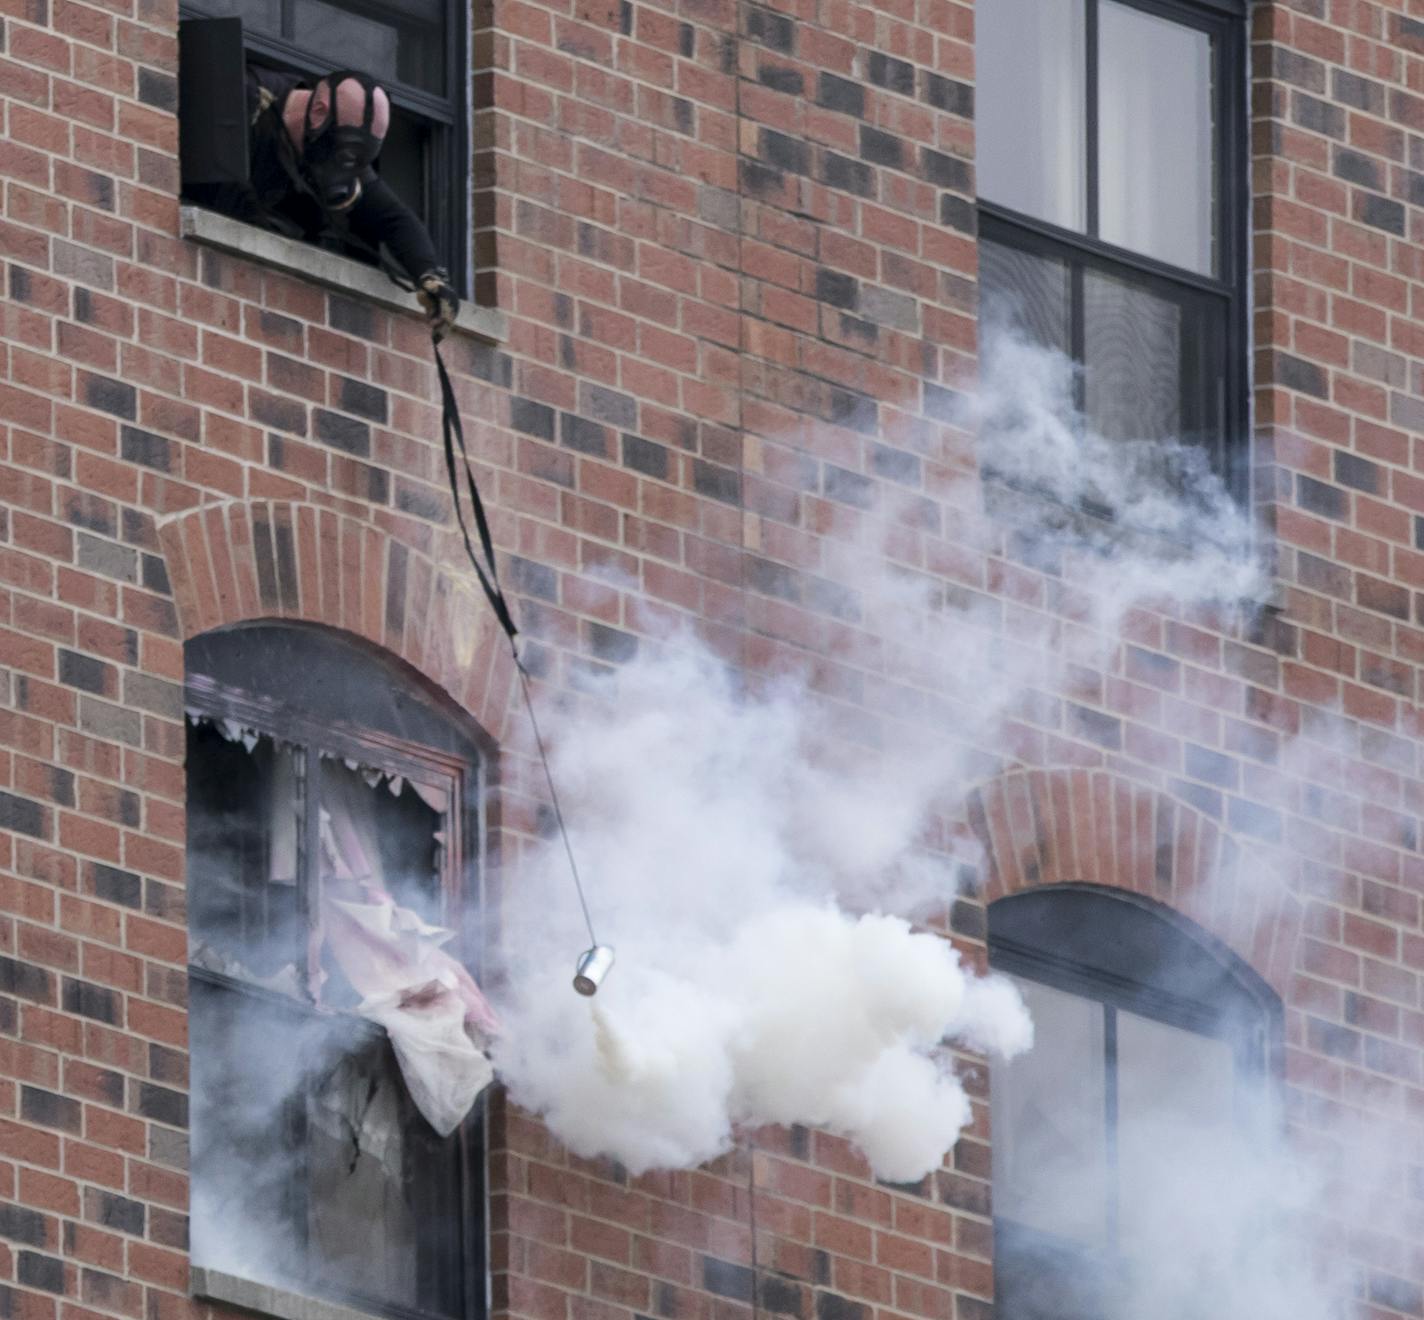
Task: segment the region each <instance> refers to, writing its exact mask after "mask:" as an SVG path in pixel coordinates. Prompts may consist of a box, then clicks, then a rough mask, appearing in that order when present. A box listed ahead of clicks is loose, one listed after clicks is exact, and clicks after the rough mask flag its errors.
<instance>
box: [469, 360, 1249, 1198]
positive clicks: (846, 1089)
mask: <svg viewBox="0 0 1424 1320" xmlns="http://www.w3.org/2000/svg"><path fill="white" fill-rule="evenodd" d="M984 364H985V366H984V380H983V384H982V387H981V389H980V390H979V392H978V394H977V395H976V396H975V397H974V399H973V400H971V401H967V402H966V412H965V421H966V423H969V424H973V425H974V426H975V427H976V429H977V430H978V433H979V435H980V446H981V460H982V462H983V464H984V466H985V468H986V470H988V471H990V472H991V473H992V476H993V479H994V480H995V481H996V482H998V483H1000V484H1001V485H1002V487H1003V489H1005V490H1007V491H1008V492H1009V495H1010V497H1011V500H1012V504H1013V507H1012V508H1011V509H1010V510H1007V511H1006V512H1005V513H1004V514H1003V515H1002V516H1001V517H999V518H997V519H982V518H977V517H974V516H972V515H970V516H964V517H960V518H958V519H957V520H956V523H955V529H954V536H955V540H954V541H952V542H951V541H949V540H936V539H935V538H931V537H928V536H927V535H926V534H924V533H923V532H917V533H915V534H914V535H910V536H908V539H907V533H906V527H907V525H908V524H909V523H911V522H912V519H911V518H910V517H909V516H908V514H907V511H906V510H905V509H904V508H903V507H902V508H896V507H893V506H891V505H889V504H888V503H887V505H886V507H884V508H882V509H879V510H877V511H876V513H875V514H874V515H870V516H867V517H866V518H865V519H864V521H863V524H862V528H861V532H860V534H859V535H858V536H855V537H850V538H844V539H841V540H839V541H836V542H828V543H827V544H826V545H825V546H824V547H823V551H824V556H825V564H826V577H828V578H829V579H830V580H831V581H833V582H835V584H836V586H837V588H838V592H839V594H838V597H837V599H838V601H839V602H840V618H841V623H842V625H843V626H842V627H841V628H839V630H838V631H837V634H836V635H837V636H838V637H839V641H838V642H835V643H833V644H832V645H831V646H830V647H829V655H827V656H820V657H817V656H807V657H806V661H805V667H804V668H803V669H801V670H799V671H794V672H785V671H783V672H778V673H776V674H775V675H773V676H771V677H770V678H769V679H765V678H763V677H762V676H752V677H751V678H747V676H745V675H743V676H742V677H741V679H738V680H734V679H733V678H732V676H731V675H730V673H729V672H728V670H727V668H726V667H725V666H724V665H723V664H722V663H721V661H720V660H718V659H717V658H715V657H714V656H712V655H711V654H710V653H709V652H708V651H707V650H706V649H705V648H703V647H701V646H699V645H698V644H697V642H696V641H695V639H694V638H693V637H692V635H691V634H690V633H680V634H675V635H671V636H668V635H664V636H661V637H657V636H655V637H654V639H653V640H651V641H648V642H645V643H644V645H643V648H642V651H641V653H640V655H639V656H638V658H637V659H636V660H634V661H632V662H631V663H629V664H626V665H624V666H623V667H622V668H620V669H619V670H618V671H617V672H616V673H612V674H610V675H609V676H608V677H607V678H606V679H603V680H600V681H596V682H593V683H592V684H591V685H590V688H589V690H588V692H587V693H585V694H584V695H583V696H582V697H581V698H579V699H577V700H576V701H575V702H573V703H571V704H570V705H569V706H568V707H566V708H565V709H563V710H562V711H559V712H558V713H556V714H554V715H553V716H552V717H550V718H549V720H548V724H549V730H548V731H549V734H550V739H551V742H552V744H553V748H554V776H555V779H556V782H557V784H558V786H559V790H560V794H561V796H562V798H563V800H564V807H565V812H566V816H567V819H568V822H569V827H570V832H571V836H572V842H573V847H574V851H575V854H576V855H577V857H578V859H579V864H580V870H581V871H582V873H583V875H584V876H585V878H586V880H587V883H588V890H589V896H590V900H591V903H592V906H593V911H594V918H595V923H596V927H597V931H598V935H599V937H600V938H601V939H602V940H604V941H605V942H608V943H611V944H614V945H616V947H617V949H618V962H617V965H616V967H615V968H614V970H613V971H612V972H611V973H610V975H609V977H608V978H607V980H606V982H605V984H604V988H603V989H602V990H601V991H600V993H599V996H598V1000H597V1004H596V1007H594V1006H591V1005H589V1004H588V1003H586V1002H584V1001H581V1000H580V999H578V998H577V997H576V996H575V995H574V994H573V992H572V991H571V990H570V989H569V976H570V972H571V962H572V959H573V955H574V953H575V952H576V951H577V949H578V948H579V947H581V943H586V940H583V939H582V935H583V932H582V931H581V929H580V924H579V922H578V921H577V920H576V912H577V909H576V906H575V903H574V899H573V895H572V892H571V890H570V880H569V875H568V872H567V864H566V862H565V859H564V857H563V853H562V849H561V847H560V846H559V845H558V844H557V842H554V843H552V844H550V846H548V847H546V848H544V849H542V850H540V851H538V852H537V853H536V854H535V855H534V856H533V857H532V858H531V859H529V860H528V862H527V864H524V865H521V866H520V867H519V868H518V870H517V874H516V875H515V876H514V877H513V880H512V883H511V886H510V891H509V893H508V894H507V896H506V899H505V902H506V906H507V908H508V915H507V916H506V918H505V920H504V922H503V926H502V929H503V934H504V941H503V942H504V946H505V947H504V950H503V955H504V958H505V961H506V965H505V967H504V969H503V971H504V974H505V991H504V1002H503V1003H502V1004H501V1010H502V1014H503V1016H504V1019H505V1023H506V1033H505V1036H504V1039H503V1040H502V1042H500V1044H499V1045H498V1046H497V1050H496V1058H495V1062H496V1066H497V1068H498V1070H499V1072H500V1074H501V1076H502V1077H503V1079H504V1081H505V1082H506V1084H507V1085H508V1087H509V1090H510V1094H511V1096H512V1098H513V1099H514V1100H515V1101H516V1102H518V1103H520V1104H522V1105H524V1106H525V1107H527V1108H529V1109H531V1110H533V1111H534V1112H536V1113H539V1114H541V1115H542V1116H543V1117H544V1118H545V1119H546V1120H547V1122H548V1123H549V1126H550V1127H551V1129H552V1130H553V1132H554V1133H555V1135H556V1136H558V1137H559V1138H560V1139H561V1140H563V1141H565V1142H566V1143H567V1144H568V1145H569V1146H570V1147H571V1148H572V1149H573V1150H574V1151H576V1152H577V1153H579V1154H582V1155H595V1154H601V1155H609V1156H612V1157H615V1158H616V1159H618V1160H619V1161H620V1162H621V1163H623V1164H624V1165H625V1166H627V1167H628V1168H630V1169H631V1170H633V1171H641V1170H644V1169H648V1168H654V1167H661V1166H673V1167H686V1166H691V1165H695V1164H697V1163H700V1162H702V1161H705V1160H707V1159H709V1158H711V1157H713V1156H715V1155H718V1154H721V1153H722V1152H724V1151H725V1150H727V1149H728V1148H729V1146H730V1145H731V1144H732V1142H733V1140H734V1136H735V1132H736V1131H737V1129H738V1128H739V1127H741V1126H747V1127H754V1126H757V1125H761V1124H766V1123H804V1124H809V1125H811V1126H815V1127H822V1128H827V1129H830V1130H832V1131H834V1132H836V1133H839V1134H843V1135H845V1136H848V1137H850V1138H851V1139H852V1140H854V1141H855V1142H856V1143H857V1144H858V1145H859V1146H860V1148H861V1149H862V1151H863V1152H864V1153H865V1155H866V1156H867V1158H868V1159H869V1160H870V1163H871V1165H872V1167H873V1169H874V1170H875V1172H876V1174H877V1175H878V1176H880V1177H882V1178H884V1179H887V1180H890V1181H911V1180H914V1179H917V1178H919V1177H921V1176H922V1175H923V1174H925V1173H926V1172H928V1171H929V1170H931V1169H933V1168H935V1167H937V1166H938V1165H939V1164H940V1162H941V1160H942V1158H943V1156H944V1154H945V1152H946V1151H947V1150H948V1149H949V1148H950V1147H951V1146H952V1145H953V1144H954V1142H955V1140H956V1139H957V1138H958V1135H959V1133H960V1131H961V1130H962V1129H963V1127H964V1125H965V1124H966V1123H967V1122H968V1120H969V1116H970V1108H969V1102H968V1100H967V1098H966V1096H965V1093H964V1091H963V1088H962V1086H961V1084H960V1082H959V1080H958V1078H957V1077H956V1076H955V1069H954V1063H953V1057H952V1051H951V1043H952V1042H959V1043H962V1044H964V1045H966V1046H968V1047H970V1048H974V1049H978V1050H981V1051H986V1052H988V1053H991V1054H997V1055H1011V1054H1013V1053H1014V1052H1016V1051H1018V1050H1021V1049H1023V1048H1025V1047H1027V1045H1028V1044H1029V1042H1030V1040H1031V1028H1030V1025H1029V1023H1028V1021H1027V1017H1026V1014H1025V1011H1024V1009H1023V1006H1022V1003H1021V1001H1020V1000H1019V997H1018V995H1017V992H1016V991H1015V990H1014V989H1013V988H1012V986H1011V985H1010V984H1009V983H1007V982H1005V981H1003V980H1002V979H999V978H990V979H988V980H981V979H980V978H978V977H976V976H974V975H973V974H972V973H971V972H970V971H968V970H967V969H966V968H965V967H963V966H962V965H961V963H960V960H959V958H958V956H957V954H956V953H955V951H954V949H953V946H952V945H951V944H950V943H949V942H948V941H947V940H945V939H944V938H942V937H941V936H940V935H938V934H934V933H930V932H929V931H927V930H917V929H916V928H914V927H912V926H911V925H910V924H909V923H908V922H907V921H906V920H904V919H902V915H897V914H903V915H913V916H917V917H919V918H922V919H924V920H928V921H930V922H931V923H932V924H936V925H938V926H940V927H942V926H943V924H944V914H945V913H946V912H947V910H948V906H949V904H950V903H951V901H952V900H953V898H954V895H955V883H956V880H955V869H956V868H955V863H956V862H957V861H963V860H970V861H972V860H973V857H974V852H973V848H972V846H970V845H968V844H967V842H966V839H965V835H966V832H965V831H963V830H961V831H959V833H958V835H957V836H954V837H951V838H950V839H949V840H948V841H946V840H945V839H944V838H939V839H938V840H937V844H936V846H935V847H929V846H927V838H928V836H929V834H930V833H931V832H932V830H931V827H932V826H935V825H938V826H940V827H943V826H944V825H945V823H946V822H952V821H954V820H955V819H957V818H962V815H963V805H964V802H965V799H966V797H967V795H968V794H969V793H970V792H972V790H973V789H974V788H975V787H976V786H977V784H978V783H979V782H981V780H982V779H983V778H984V777H985V776H986V775H987V774H988V773H991V772H992V770H993V769H994V768H995V767H997V766H1001V765H1003V764H1005V763H1006V760H1008V759H1011V758H1008V756H1007V747H1008V744H1009V742H1010V735H1009V733H1008V728H1009V725H1010V723H1011V721H1012V720H1013V719H1014V718H1016V717H1017V716H1018V715H1019V714H1020V713H1021V712H1022V711H1023V710H1024V709H1025V708H1028V707H1032V706H1033V705H1034V703H1036V702H1041V701H1042V700H1043V699H1044V698H1045V696H1051V695H1052V694H1056V693H1060V692H1062V691H1065V690H1069V689H1071V688H1072V686H1073V684H1074V683H1075V682H1076V681H1077V679H1078V676H1079V669H1081V667H1085V666H1093V667H1097V668H1103V667H1107V666H1109V665H1111V663H1112V662H1113V660H1114V657H1115V656H1116V655H1117V653H1118V650H1119V648H1120V645H1121V640H1122V638H1121V628H1122V625H1123V621H1124V619H1125V618H1127V617H1128V615H1129V613H1130V612H1131V611H1133V610H1134V609H1139V608H1142V607H1145V606H1151V605H1152V604H1154V603H1159V602H1170V603H1171V606H1172V608H1173V609H1178V610H1179V609H1191V608H1195V607H1199V606H1202V605H1213V606H1216V605H1227V606H1234V605H1236V604H1237V603H1238V602H1239V601H1240V600H1241V599H1243V598H1247V599H1249V598H1251V597H1253V596H1257V595H1259V593H1260V592H1261V590H1262V588H1263V578H1262V575H1261V571H1260V568H1259V566H1258V565H1257V563H1256V562H1255V560H1254V558H1253V556H1252V554H1251V547H1252V537H1251V534H1250V528H1249V524H1248V523H1247V521H1246V519H1245V518H1244V517H1243V515H1242V514H1241V512H1240V511H1239V509H1238V508H1237V507H1236V506H1235V505H1234V504H1233V502H1232V501H1231V500H1230V499H1229V498H1228V497H1227V495H1226V493H1225V492H1224V491H1223V489H1222V488H1221V486H1220V483H1219V482H1217V481H1216V480H1215V478H1214V477H1212V476H1211V474H1210V473H1208V472H1207V471H1206V469H1205V467H1204V465H1203V464H1201V463H1200V462H1199V461H1198V459H1197V457H1196V456H1195V455H1194V452H1193V451H1186V450H1183V449H1181V448H1180V447H1174V446H1170V445H1161V444H1141V445H1132V446H1124V445H1121V444H1113V445H1110V444H1108V443H1107V442H1106V441H1103V440H1101V439H1100V438H1098V437H1095V436H1093V435H1092V434H1091V432H1089V431H1087V430H1086V428H1084V427H1083V426H1082V424H1081V420H1080V419H1076V418H1073V417H1072V416H1070V415H1067V414H1066V413H1065V404H1066V399H1067V394H1066V390H1065V386H1064V380H1065V367H1064V364H1063V363H1062V361H1061V360H1059V359H1055V358H1052V357H1051V356H1049V355H1046V354H1044V353H1043V352H1042V351H1041V350H1037V349H1030V348H1027V347H1025V346H1023V345H1021V344H1017V343H1014V342H1012V341H1003V342H1001V343H999V344H998V345H997V346H996V347H991V348H990V349H989V350H987V351H986V354H985V358H984ZM974 480H975V486H974V489H975V491H976V492H977V489H978V486H977V480H978V479H977V478H975V479H974ZM947 503H952V504H957V505H958V506H959V507H960V508H961V509H962V508H963V507H964V506H965V501H963V500H950V501H947ZM1006 535H1014V536H1018V537H1020V538H1021V539H1022V540H1023V541H1024V542H1025V543H1031V544H1032V546H1033V547H1034V552H1035V553H1038V554H1051V555H1052V556H1053V557H1054V558H1055V559H1057V560H1058V561H1059V563H1060V565H1061V564H1062V563H1063V562H1064V561H1065V560H1071V561H1072V562H1071V565H1070V569H1069V570H1061V569H1060V572H1061V576H1060V578H1059V583H1060V585H1061V587H1062V591H1063V595H1062V597H1061V599H1059V600H1057V601H1048V600H1016V599H1014V598H1012V597H1006V596H996V595H994V594H992V593H990V592H987V591H984V590H983V589H982V587H983V585H984V579H983V572H984V570H983V567H982V566H983V565H984V564H985V563H987V562H988V560H989V558H990V557H991V556H993V555H995V554H996V553H997V551H998V549H999V542H1000V541H1001V540H1002V539H1003V538H1004V537H1005V536H1006ZM930 542H933V545H931V544H930ZM907 546H908V547H912V548H913V547H915V546H918V547H919V553H918V556H916V555H914V554H911V553H907V550H906V547H907ZM940 551H942V552H943V553H942V555H941V556H940V557H942V558H943V559H944V560H946V561H951V562H955V563H958V564H962V565H965V566H966V567H965V574H966V576H967V577H968V578H969V579H970V583H969V585H968V587H967V588H966V587H965V586H962V585H961V584H957V583H954V582H947V581H946V579H945V578H943V577H942V576H938V575H936V574H934V573H931V572H928V571H924V570H923V569H921V568H920V567H919V562H920V561H923V562H929V563H933V562H935V560H936V553H937V552H940ZM956 556H958V557H957V558H956ZM975 564H977V565H979V567H978V568H977V569H976V568H975V567H974V565H975ZM1070 584H1071V585H1070ZM796 590H797V588H796V587H795V586H794V585H793V587H792V588H790V591H791V594H793V595H794V594H795V591H796ZM827 660H829V661H830V662H831V663H833V664H843V665H844V666H846V668H847V669H848V670H849V671H851V672H854V674H855V675H856V677H857V680H858V681H859V682H860V683H861V684H862V685H863V686H862V691H863V692H864V694H865V704H866V705H867V706H869V707H870V708H871V710H872V711H873V712H874V714H875V715H876V716H878V717H882V718H881V719H880V720H879V722H878V723H876V724H875V725H874V726H873V727H871V726H870V725H869V724H868V723H867V722H866V721H865V720H864V719H863V717H862V714H861V713H860V712H856V711H854V710H849V711H848V710H844V709H842V708H840V707H839V706H838V705H837V704H836V703H835V702H834V701H831V700H829V699H828V698H827V697H826V696H825V695H824V694H823V691H822V687H823V686H824V685H820V686H818V682H817V679H818V677H819V676H823V674H822V672H821V671H818V669H817V666H818V665H823V664H824V663H825V662H826V661H827ZM1075 667H1077V668H1075ZM941 832H942V831H941ZM561 914H562V915H561Z"/></svg>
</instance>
